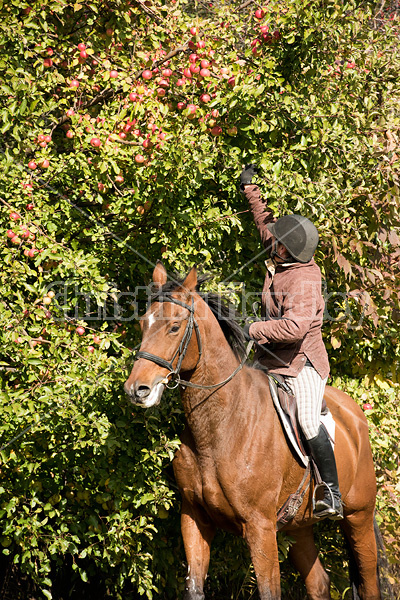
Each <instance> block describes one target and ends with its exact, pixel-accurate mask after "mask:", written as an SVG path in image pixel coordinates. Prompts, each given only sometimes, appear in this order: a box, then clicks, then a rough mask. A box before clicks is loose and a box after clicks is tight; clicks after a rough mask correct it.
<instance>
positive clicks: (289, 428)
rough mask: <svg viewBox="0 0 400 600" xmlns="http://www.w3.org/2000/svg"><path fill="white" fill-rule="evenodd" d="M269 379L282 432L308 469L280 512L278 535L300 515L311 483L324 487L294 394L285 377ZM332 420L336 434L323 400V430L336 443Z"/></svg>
mask: <svg viewBox="0 0 400 600" xmlns="http://www.w3.org/2000/svg"><path fill="white" fill-rule="evenodd" d="M268 379H269V385H270V390H271V395H272V399H273V401H274V404H275V408H276V410H277V412H278V415H279V417H280V420H281V423H282V426H283V429H284V431H285V432H286V434H287V438H288V442H289V445H291V446H292V449H293V450H294V451H295V453H296V455H297V457H298V458H299V459H300V460H301V462H302V463H303V466H304V467H305V472H304V476H303V479H302V481H301V483H300V485H299V487H298V488H297V490H296V492H295V493H294V494H290V496H289V498H288V499H287V500H286V502H285V503H284V504H283V506H282V507H281V508H280V509H279V511H278V515H277V524H276V528H277V531H279V530H280V529H282V527H284V526H285V525H286V524H287V523H289V521H291V520H292V519H293V518H294V517H295V516H296V513H297V511H298V510H299V508H300V506H301V505H302V503H303V500H304V496H305V494H306V492H307V491H308V489H309V487H310V485H311V482H312V481H314V484H315V490H316V489H317V488H318V487H319V486H321V484H322V479H321V476H320V474H319V471H318V467H317V465H316V464H315V462H314V460H313V458H312V457H311V456H310V455H309V453H308V452H307V451H306V449H305V447H304V441H303V440H304V438H303V434H302V432H301V429H300V426H299V423H298V420H297V402H296V398H295V396H294V395H293V394H292V390H291V389H290V387H289V386H288V384H287V383H286V381H285V378H284V377H283V376H282V375H276V374H272V373H268ZM329 420H330V425H331V426H332V425H333V429H331V432H332V434H333V433H334V421H333V418H332V415H331V413H330V411H329V409H328V406H327V404H326V401H325V398H324V399H323V402H322V407H321V423H322V426H324V427H325V429H326V430H327V432H328V435H329V437H330V439H331V441H332V442H333V441H334V435H332V434H331V433H330V432H329V429H330V427H329V425H328V421H329ZM307 480H309V481H307ZM313 501H314V500H313Z"/></svg>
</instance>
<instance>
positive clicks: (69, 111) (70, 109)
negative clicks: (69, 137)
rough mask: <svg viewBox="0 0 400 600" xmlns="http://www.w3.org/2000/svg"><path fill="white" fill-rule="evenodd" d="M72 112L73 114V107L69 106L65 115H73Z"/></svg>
mask: <svg viewBox="0 0 400 600" xmlns="http://www.w3.org/2000/svg"><path fill="white" fill-rule="evenodd" d="M74 114H75V111H74V109H73V108H69V109H68V110H67V117H72V115H74Z"/></svg>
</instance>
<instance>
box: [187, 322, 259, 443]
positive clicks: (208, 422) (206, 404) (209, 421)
mask: <svg viewBox="0 0 400 600" xmlns="http://www.w3.org/2000/svg"><path fill="white" fill-rule="evenodd" d="M210 333H211V332H210ZM206 334H207V330H206ZM203 335H204V334H203ZM238 365H239V360H238V359H237V357H236V356H235V354H234V352H233V350H232V348H231V347H230V346H229V344H228V342H227V341H226V339H225V336H224V334H223V333H222V331H220V330H219V327H218V331H216V330H215V329H214V330H213V331H212V335H211V336H207V335H206V337H205V339H204V342H203V355H202V358H201V361H200V363H199V365H198V366H197V367H196V369H195V370H194V371H193V373H192V374H191V377H190V382H192V383H195V384H198V385H202V386H210V385H216V384H219V383H221V382H222V381H224V380H225V379H227V378H228V377H229V376H230V375H232V373H233V372H234V371H235V369H236V368H237V367H238ZM246 372H247V377H248V368H246V367H245V368H243V369H242V370H240V371H239V372H238V373H237V374H236V375H235V377H234V378H233V380H232V381H231V382H230V383H229V384H228V383H227V384H225V385H223V386H221V387H218V388H216V389H215V390H213V389H212V390H207V389H193V388H190V387H188V388H186V389H185V390H184V392H183V394H182V400H183V406H184V410H185V415H186V420H187V423H188V425H189V427H190V429H191V432H192V435H193V437H194V439H195V442H196V446H197V447H198V448H201V447H204V448H205V447H207V446H209V445H210V444H212V443H213V441H218V438H219V437H220V436H221V433H222V430H223V429H224V428H225V427H226V426H228V423H229V417H230V415H231V414H232V413H233V412H234V411H238V406H239V405H240V404H241V403H245V401H246ZM239 412H240V410H239Z"/></svg>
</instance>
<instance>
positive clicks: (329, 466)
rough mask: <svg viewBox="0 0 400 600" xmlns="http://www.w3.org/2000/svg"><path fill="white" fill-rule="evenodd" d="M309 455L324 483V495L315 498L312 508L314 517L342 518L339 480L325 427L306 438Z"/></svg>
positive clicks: (334, 519)
mask: <svg viewBox="0 0 400 600" xmlns="http://www.w3.org/2000/svg"><path fill="white" fill-rule="evenodd" d="M307 444H308V445H309V448H310V450H311V455H312V457H313V459H314V461H315V463H316V465H317V467H318V470H319V472H320V475H321V478H322V481H323V482H324V483H325V486H327V487H324V497H323V499H322V500H317V501H316V503H315V508H314V517H316V518H318V519H325V518H328V519H331V520H333V521H336V520H337V519H343V507H342V500H341V498H342V496H341V493H340V492H339V482H338V475H337V470H336V461H335V455H334V453H333V449H332V446H331V442H330V441H329V437H328V434H327V432H326V429H325V427H320V428H319V432H318V435H317V436H316V437H314V438H312V439H311V440H307Z"/></svg>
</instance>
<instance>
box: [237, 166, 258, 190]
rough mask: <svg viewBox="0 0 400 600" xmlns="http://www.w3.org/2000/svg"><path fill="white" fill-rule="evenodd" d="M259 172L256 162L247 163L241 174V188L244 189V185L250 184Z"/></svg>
mask: <svg viewBox="0 0 400 600" xmlns="http://www.w3.org/2000/svg"><path fill="white" fill-rule="evenodd" d="M256 173H257V165H255V164H254V163H252V164H250V165H246V166H245V168H244V169H243V171H242V172H241V174H240V189H243V186H245V185H249V184H250V183H251V181H252V179H253V177H255V175H256Z"/></svg>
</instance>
